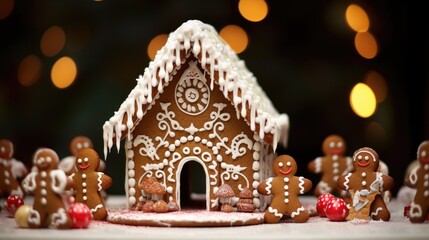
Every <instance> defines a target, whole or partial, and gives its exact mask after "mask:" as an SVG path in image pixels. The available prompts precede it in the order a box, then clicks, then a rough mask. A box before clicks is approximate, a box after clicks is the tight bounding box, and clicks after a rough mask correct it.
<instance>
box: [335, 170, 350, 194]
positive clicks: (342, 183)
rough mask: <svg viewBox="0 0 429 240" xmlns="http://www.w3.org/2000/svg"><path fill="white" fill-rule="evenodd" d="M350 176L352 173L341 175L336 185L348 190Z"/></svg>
mask: <svg viewBox="0 0 429 240" xmlns="http://www.w3.org/2000/svg"><path fill="white" fill-rule="evenodd" d="M351 176H352V173H348V174H347V175H345V176H341V177H339V178H338V180H337V186H338V187H339V188H340V189H342V190H346V191H348V190H349V188H350V186H349V184H350V177H351Z"/></svg>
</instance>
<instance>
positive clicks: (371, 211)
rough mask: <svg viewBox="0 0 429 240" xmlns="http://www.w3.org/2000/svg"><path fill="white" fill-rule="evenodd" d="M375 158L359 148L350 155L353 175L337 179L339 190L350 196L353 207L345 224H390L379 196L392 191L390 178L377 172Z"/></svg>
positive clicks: (376, 159)
mask: <svg viewBox="0 0 429 240" xmlns="http://www.w3.org/2000/svg"><path fill="white" fill-rule="evenodd" d="M379 164H380V159H379V158H378V154H377V153H376V152H375V151H374V150H373V149H371V148H367V147H365V148H361V149H359V150H357V151H356V152H355V153H354V155H353V166H354V171H353V172H350V173H348V174H347V175H346V176H342V177H340V178H339V179H338V186H339V187H340V188H342V189H344V190H347V191H349V192H350V194H351V198H352V201H353V202H352V206H351V208H350V211H349V215H348V216H347V220H349V221H350V220H354V219H361V220H370V219H374V220H383V221H389V219H390V212H389V210H388V209H387V207H386V203H385V202H384V200H383V197H382V193H383V192H385V191H388V190H390V189H392V187H393V184H394V181H393V178H391V177H390V176H387V175H385V174H383V173H382V172H379V171H377V170H378V167H379Z"/></svg>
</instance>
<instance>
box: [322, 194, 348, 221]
mask: <svg viewBox="0 0 429 240" xmlns="http://www.w3.org/2000/svg"><path fill="white" fill-rule="evenodd" d="M325 212H326V216H327V217H328V219H329V220H331V221H345V220H346V218H347V215H349V209H348V208H347V203H346V202H345V201H344V200H343V199H341V198H333V199H331V200H330V201H329V202H328V204H327V205H326V211H325Z"/></svg>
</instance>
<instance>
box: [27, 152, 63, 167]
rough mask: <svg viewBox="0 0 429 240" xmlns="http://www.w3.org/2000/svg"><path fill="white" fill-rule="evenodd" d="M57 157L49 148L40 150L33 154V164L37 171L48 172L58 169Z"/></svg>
mask: <svg viewBox="0 0 429 240" xmlns="http://www.w3.org/2000/svg"><path fill="white" fill-rule="evenodd" d="M58 161H59V160H58V155H57V153H56V152H55V151H54V150H52V149H49V148H40V149H39V150H37V151H36V153H35V154H34V159H33V164H34V166H36V167H37V169H38V170H39V171H49V170H52V169H56V168H57V167H58Z"/></svg>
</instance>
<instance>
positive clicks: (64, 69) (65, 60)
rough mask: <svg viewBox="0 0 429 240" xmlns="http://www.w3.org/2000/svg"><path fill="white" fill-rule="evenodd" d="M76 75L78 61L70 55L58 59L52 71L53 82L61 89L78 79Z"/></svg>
mask: <svg viewBox="0 0 429 240" xmlns="http://www.w3.org/2000/svg"><path fill="white" fill-rule="evenodd" d="M76 75H77V67H76V63H75V62H74V61H73V59H71V58H70V57H62V58H60V59H58V60H57V61H56V62H55V64H54V66H53V67H52V71H51V79H52V83H53V84H54V85H55V87H57V88H60V89H63V88H67V87H69V86H70V85H71V84H72V83H73V82H74V80H75V79H76Z"/></svg>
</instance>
